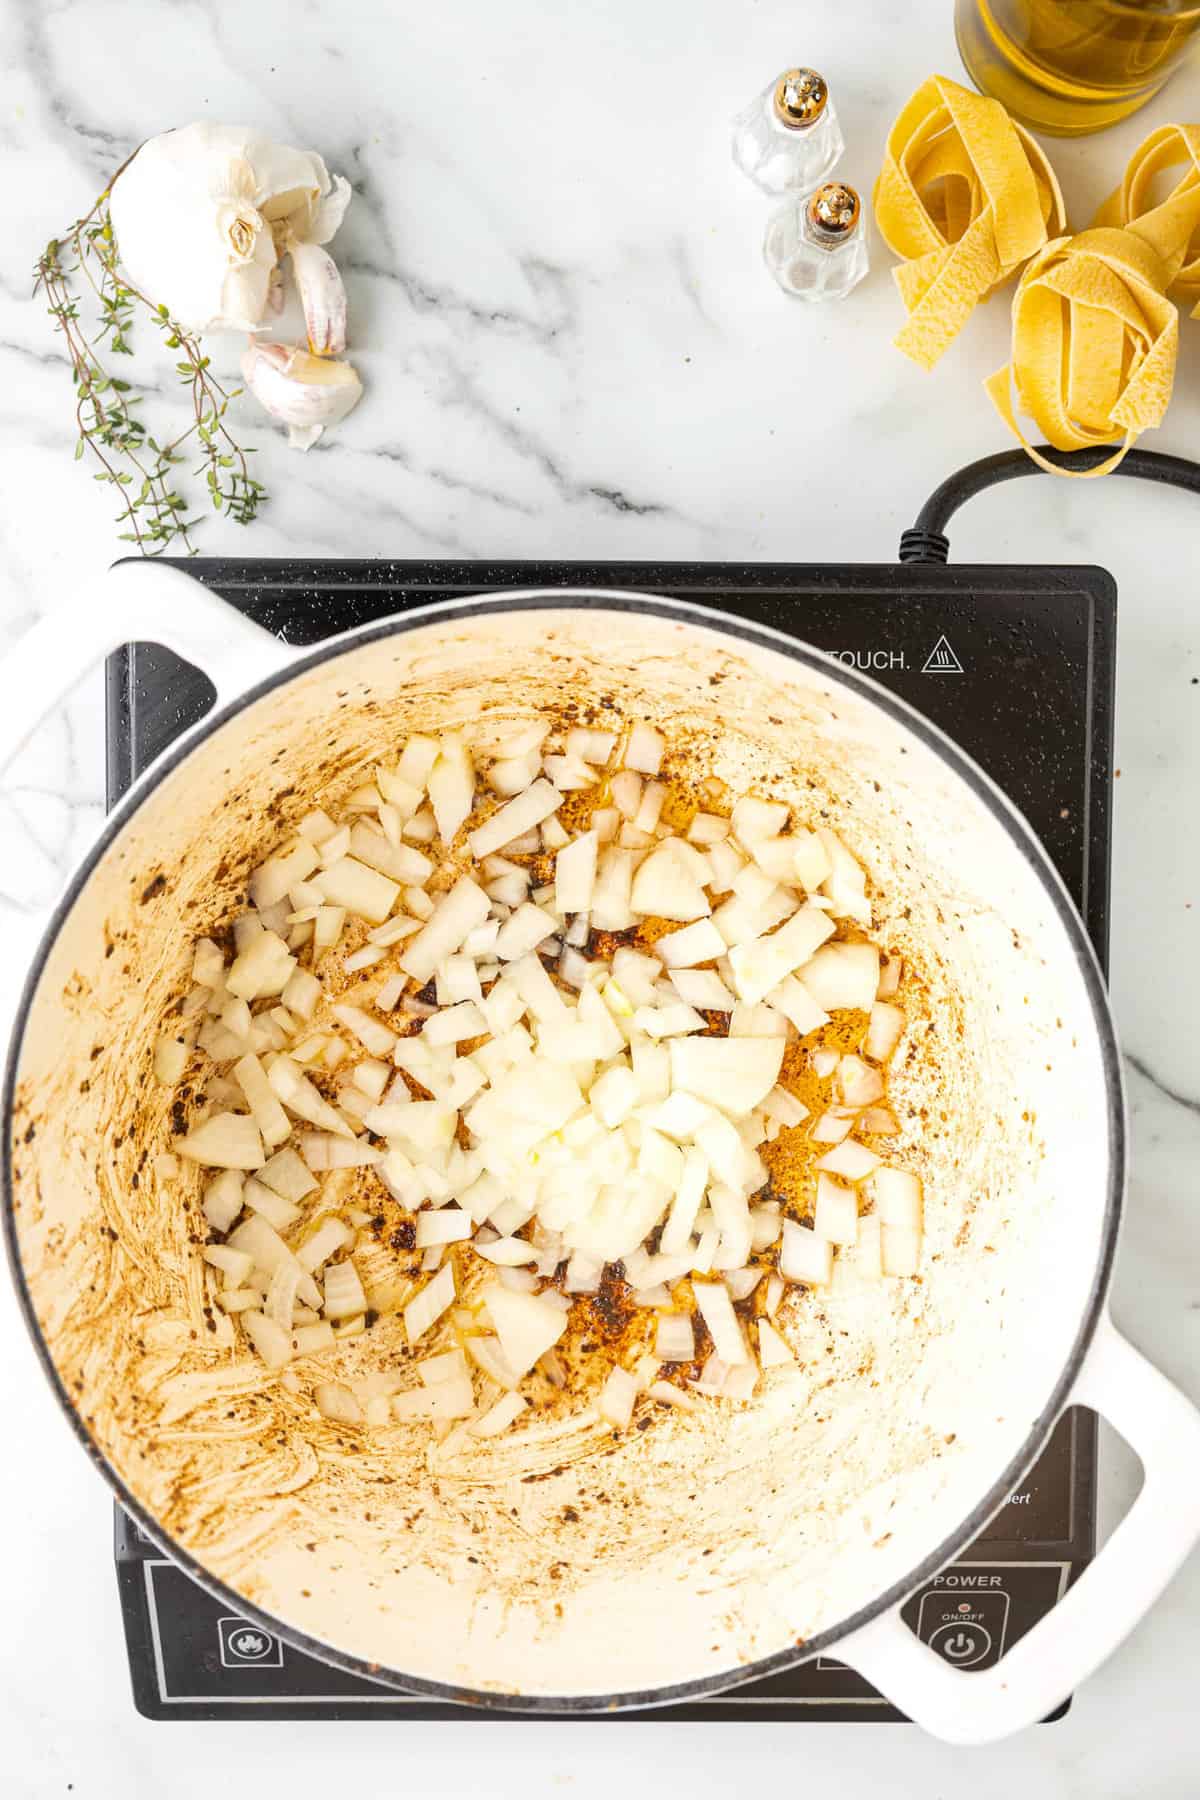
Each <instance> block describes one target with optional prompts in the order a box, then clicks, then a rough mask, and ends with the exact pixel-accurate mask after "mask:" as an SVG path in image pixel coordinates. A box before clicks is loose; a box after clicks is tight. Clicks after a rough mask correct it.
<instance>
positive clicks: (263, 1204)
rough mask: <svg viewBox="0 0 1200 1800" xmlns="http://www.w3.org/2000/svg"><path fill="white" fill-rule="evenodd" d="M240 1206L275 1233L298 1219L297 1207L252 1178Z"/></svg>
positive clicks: (247, 1183) (245, 1189) (249, 1179)
mask: <svg viewBox="0 0 1200 1800" xmlns="http://www.w3.org/2000/svg"><path fill="white" fill-rule="evenodd" d="M242 1204H243V1205H244V1206H248V1207H249V1208H250V1211H251V1212H254V1213H258V1214H260V1215H261V1217H262V1218H264V1219H265V1220H266V1221H267V1223H268V1225H273V1226H274V1227H275V1229H276V1231H286V1230H287V1228H288V1226H289V1225H294V1224H295V1223H296V1220H297V1219H298V1218H299V1217H300V1208H299V1207H298V1206H295V1205H293V1203H292V1202H291V1201H290V1200H285V1199H284V1197H283V1195H282V1194H275V1193H272V1191H271V1189H270V1188H268V1187H264V1186H263V1184H262V1182H261V1181H255V1179H254V1177H253V1176H249V1177H248V1178H247V1180H246V1183H245V1185H244V1187H243V1188H242ZM280 1323H281V1324H282V1323H283V1321H282V1320H281V1321H280ZM289 1323H290V1321H289Z"/></svg>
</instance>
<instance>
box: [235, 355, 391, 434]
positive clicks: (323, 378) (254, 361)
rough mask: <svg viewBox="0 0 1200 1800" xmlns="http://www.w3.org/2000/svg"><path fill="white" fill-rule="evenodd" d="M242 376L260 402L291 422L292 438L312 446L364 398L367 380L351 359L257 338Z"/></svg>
mask: <svg viewBox="0 0 1200 1800" xmlns="http://www.w3.org/2000/svg"><path fill="white" fill-rule="evenodd" d="M242 379H243V380H244V382H245V383H246V386H247V388H248V389H249V391H250V392H251V393H252V394H253V395H254V398H255V399H256V400H257V401H258V403H259V405H260V406H262V407H263V408H264V409H265V410H266V411H267V412H268V413H270V415H271V417H272V418H273V419H278V420H279V422H280V424H281V425H286V426H287V427H288V442H289V443H290V444H291V445H292V446H293V448H294V449H297V450H307V449H309V448H310V447H311V446H312V445H313V444H315V443H316V441H317V439H318V438H319V437H320V435H321V433H322V431H324V429H325V427H326V426H327V425H336V424H337V422H338V420H339V419H344V418H345V417H346V414H347V413H348V412H350V411H351V410H352V408H354V407H355V406H357V405H358V402H359V401H360V399H361V398H362V382H361V381H360V380H359V379H358V376H357V375H356V374H355V372H354V370H353V369H352V368H351V366H350V364H349V363H345V362H335V361H334V360H333V358H332V357H328V356H314V355H312V354H311V353H310V352H309V351H307V350H297V349H294V348H293V347H292V346H291V345H290V344H264V343H252V344H251V345H250V347H249V349H248V350H247V351H246V352H245V354H244V355H243V357H242Z"/></svg>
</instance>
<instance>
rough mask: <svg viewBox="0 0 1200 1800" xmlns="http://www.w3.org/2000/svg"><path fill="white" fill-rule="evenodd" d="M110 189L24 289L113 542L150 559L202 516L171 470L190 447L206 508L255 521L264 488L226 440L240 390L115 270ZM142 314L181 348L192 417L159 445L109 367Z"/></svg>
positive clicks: (125, 349) (180, 369)
mask: <svg viewBox="0 0 1200 1800" xmlns="http://www.w3.org/2000/svg"><path fill="white" fill-rule="evenodd" d="M114 180H115V177H114ZM111 187H112V184H111V183H110V184H109V187H108V188H106V189H105V191H104V193H103V194H101V195H100V196H99V198H98V199H97V200H96V202H95V204H94V205H93V206H92V208H91V210H90V211H89V212H87V213H85V214H84V216H83V217H82V218H81V219H76V221H75V223H74V224H73V225H72V226H71V227H70V228H69V229H68V230H67V231H66V232H65V233H64V234H63V236H62V237H60V238H51V240H50V242H49V243H48V244H47V245H46V248H45V250H44V251H43V252H42V254H41V256H40V257H39V258H38V262H37V266H36V268H35V270H34V277H35V279H34V292H35V293H39V292H40V293H42V294H44V295H45V297H46V310H47V311H48V312H49V314H50V316H51V318H52V319H53V320H54V321H55V326H56V328H57V329H58V330H59V331H61V332H62V334H63V338H64V341H65V343H66V347H67V355H68V357H69V359H70V363H71V376H72V381H73V383H74V387H75V418H76V423H77V425H78V428H79V437H78V439H77V441H76V445H75V458H76V461H79V460H80V459H81V458H83V457H84V456H90V457H92V458H93V459H94V460H95V461H96V462H98V463H99V465H100V467H99V469H98V470H97V472H96V475H95V479H96V480H97V481H103V482H108V483H110V484H111V485H112V486H113V487H114V488H115V490H116V493H117V497H118V499H119V501H120V505H121V510H120V512H119V513H118V514H117V523H118V524H120V525H124V526H125V527H126V529H125V530H123V531H122V532H121V533H120V537H121V540H122V541H123V542H125V543H132V544H136V545H137V547H138V549H139V551H140V552H141V553H142V555H143V556H160V555H161V554H162V553H163V551H164V550H166V549H167V548H168V547H169V546H170V545H172V544H176V545H177V546H178V547H180V548H182V549H184V550H186V552H187V554H188V555H189V556H193V555H195V545H194V544H193V542H192V536H191V534H192V532H194V531H195V529H196V526H197V525H198V524H199V523H200V519H199V518H198V517H194V518H188V517H187V513H188V510H189V507H188V502H187V501H186V500H185V499H184V497H183V495H182V494H181V493H180V491H179V476H178V474H177V470H178V469H179V467H180V465H181V464H183V463H184V462H185V461H187V459H188V455H189V454H190V453H198V461H197V462H196V463H195V464H194V465H193V467H192V471H191V472H192V473H193V474H194V475H197V476H200V477H202V479H203V481H204V484H205V486H206V488H207V490H208V496H209V503H210V505H211V506H212V508H213V510H214V511H216V512H223V513H225V514H227V515H228V517H229V518H231V519H234V520H235V521H236V522H237V523H238V524H239V525H249V524H250V523H251V522H252V521H253V519H254V518H255V517H256V515H257V513H258V509H259V507H260V506H261V505H262V504H263V502H264V501H265V500H266V498H267V495H266V490H265V489H264V487H263V484H262V483H261V482H260V481H256V480H255V479H254V478H253V476H252V475H251V474H250V470H249V466H248V462H247V458H248V457H250V456H252V455H253V454H254V452H253V451H252V450H248V449H245V448H244V447H243V446H241V445H240V444H238V443H236V442H235V440H234V438H233V437H232V435H231V433H230V431H229V428H228V426H227V424H226V422H225V415H226V413H227V411H228V408H229V403H230V401H231V400H234V399H236V397H237V395H238V394H240V393H241V391H242V390H241V389H240V388H228V389H227V388H225V387H224V386H222V384H221V382H220V381H218V380H217V377H216V376H215V375H214V374H213V372H212V368H211V365H210V363H209V359H208V357H207V356H205V355H204V353H203V351H202V349H201V347H200V342H199V339H198V337H197V336H196V334H195V333H194V332H189V331H187V330H185V329H184V327H183V326H182V325H181V324H180V323H179V321H178V320H177V319H174V318H173V317H172V316H171V313H170V311H169V310H168V308H167V307H165V306H160V305H156V304H155V303H154V302H153V301H152V300H150V299H148V298H147V296H146V295H145V294H143V293H141V292H140V290H139V289H137V288H136V287H134V286H133V285H132V284H131V283H130V282H129V281H128V279H127V278H126V276H125V274H124V272H123V271H122V270H121V268H120V265H119V261H118V254H117V244H116V240H115V239H114V237H113V229H112V221H111V219H110V217H109V210H108V196H109V193H110V192H111ZM85 309H86V310H87V312H88V314H89V317H88V319H87V321H86V323H85V317H84V311H85ZM142 315H144V316H145V317H148V318H149V319H150V320H151V322H152V323H153V324H154V326H155V327H156V329H157V330H158V331H159V332H160V333H161V335H162V339H163V344H164V347H165V348H166V349H167V350H172V351H178V352H179V353H180V354H179V356H178V357H177V359H176V362H175V370H176V374H177V375H178V378H179V380H180V382H181V383H182V384H183V385H184V386H185V387H187V388H188V389H189V391H190V394H191V400H192V411H193V415H194V416H193V419H192V423H191V424H190V425H189V426H188V427H187V429H186V430H185V431H182V432H181V433H180V434H179V436H178V437H175V438H172V439H171V440H170V441H169V442H166V443H160V442H159V440H158V439H157V438H155V437H153V436H151V434H150V432H149V431H148V430H147V429H146V426H145V424H144V423H143V421H142V419H141V418H140V417H139V413H138V408H139V407H140V405H141V400H142V396H141V395H140V394H138V393H137V392H136V391H135V384H134V382H133V381H131V380H126V379H124V378H122V377H121V376H120V375H118V374H116V373H115V372H114V371H115V369H116V367H118V366H119V365H117V363H116V360H115V359H116V358H117V357H120V356H131V355H132V354H133V345H132V335H133V329H134V325H135V322H136V321H137V319H138V318H139V317H140V316H142ZM89 332H90V333H92V335H90V336H89ZM189 447H190V448H189Z"/></svg>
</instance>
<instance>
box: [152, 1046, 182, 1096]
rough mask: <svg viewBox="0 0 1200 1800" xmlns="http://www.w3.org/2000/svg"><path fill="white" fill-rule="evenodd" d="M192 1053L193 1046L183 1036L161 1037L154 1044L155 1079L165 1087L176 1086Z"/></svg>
mask: <svg viewBox="0 0 1200 1800" xmlns="http://www.w3.org/2000/svg"><path fill="white" fill-rule="evenodd" d="M190 1055H191V1048H190V1046H189V1045H188V1044H187V1043H186V1042H185V1041H184V1039H183V1038H178V1037H160V1038H159V1040H158V1042H157V1043H156V1044H155V1046H154V1078H155V1080H156V1081H160V1082H161V1083H162V1084H163V1086H164V1087H174V1086H175V1085H176V1083H177V1082H179V1081H181V1080H182V1079H183V1071H184V1070H185V1069H186V1068H187V1063H188V1057H189V1056H190Z"/></svg>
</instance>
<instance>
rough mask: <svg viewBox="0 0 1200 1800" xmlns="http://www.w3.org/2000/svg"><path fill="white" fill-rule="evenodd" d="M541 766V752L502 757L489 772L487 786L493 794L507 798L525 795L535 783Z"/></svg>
mask: <svg viewBox="0 0 1200 1800" xmlns="http://www.w3.org/2000/svg"><path fill="white" fill-rule="evenodd" d="M541 766H542V755H541V751H540V750H536V749H534V750H527V751H525V752H524V754H523V755H521V756H502V757H499V758H497V760H496V761H495V762H494V763H493V764H492V766H491V768H490V769H489V770H488V773H487V784H488V786H489V787H490V788H491V789H492V791H493V793H496V794H501V795H503V796H505V797H506V798H507V797H509V796H511V795H515V794H523V793H524V792H525V790H526V788H528V787H529V786H530V785H531V784H532V782H533V781H534V779H535V777H536V776H537V773H538V770H539V769H540V768H541Z"/></svg>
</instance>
